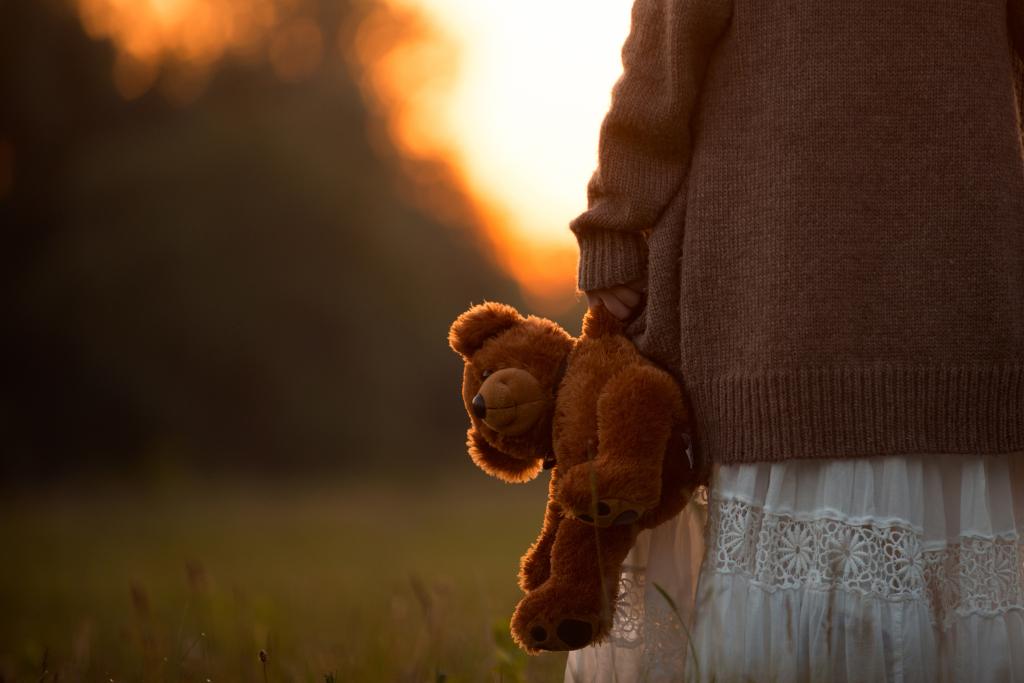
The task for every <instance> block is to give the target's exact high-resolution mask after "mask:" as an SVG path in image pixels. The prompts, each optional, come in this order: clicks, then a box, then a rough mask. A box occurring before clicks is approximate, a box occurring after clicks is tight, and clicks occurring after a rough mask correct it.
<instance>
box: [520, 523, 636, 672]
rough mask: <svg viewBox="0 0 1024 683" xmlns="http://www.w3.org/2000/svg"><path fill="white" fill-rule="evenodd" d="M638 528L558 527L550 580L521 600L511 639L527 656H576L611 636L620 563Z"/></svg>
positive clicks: (575, 524) (571, 525)
mask: <svg viewBox="0 0 1024 683" xmlns="http://www.w3.org/2000/svg"><path fill="white" fill-rule="evenodd" d="M636 534H637V527H636V525H628V526H620V527H611V528H608V529H597V528H595V527H594V526H592V525H589V524H585V523H583V522H580V521H578V520H575V519H563V520H562V521H561V523H560V524H559V525H558V531H557V533H556V535H555V542H554V545H553V546H552V549H551V575H550V576H549V577H548V580H547V581H545V582H544V583H543V585H541V586H540V587H539V588H538V589H537V590H534V591H532V592H530V593H529V594H527V595H526V596H525V597H523V599H522V600H520V601H519V605H518V606H517V607H516V611H515V614H513V615H512V625H511V626H512V637H513V638H514V639H515V641H516V642H517V643H518V644H519V645H520V647H522V648H523V649H524V650H526V651H527V652H529V653H531V654H536V653H538V652H540V651H542V650H576V649H579V648H581V647H585V646H586V645H589V644H590V643H592V642H595V641H597V640H600V639H601V638H603V637H604V636H605V635H607V634H608V631H609V629H610V628H611V625H612V615H613V614H614V612H615V600H616V598H617V597H618V589H619V574H620V572H621V570H622V562H623V560H625V559H626V555H627V554H628V553H629V549H630V548H631V547H632V546H633V542H634V541H635V540H636Z"/></svg>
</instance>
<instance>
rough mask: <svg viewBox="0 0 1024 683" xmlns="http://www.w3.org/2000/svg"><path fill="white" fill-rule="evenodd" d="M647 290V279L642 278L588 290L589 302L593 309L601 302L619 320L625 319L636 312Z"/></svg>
mask: <svg viewBox="0 0 1024 683" xmlns="http://www.w3.org/2000/svg"><path fill="white" fill-rule="evenodd" d="M645 291H647V280H646V278H641V279H638V280H633V281H632V282H629V283H626V284H624V285H612V286H611V287H602V288H601V289H588V290H587V304H588V305H589V307H590V309H591V310H593V309H594V308H596V307H597V305H598V304H599V303H602V304H604V307H605V308H607V309H608V310H609V311H611V312H612V315H614V316H615V317H616V318H618V319H619V320H625V319H626V318H628V317H630V316H631V315H633V314H634V313H635V309H636V308H637V307H638V306H639V305H640V302H641V301H642V300H643V293H644V292H645Z"/></svg>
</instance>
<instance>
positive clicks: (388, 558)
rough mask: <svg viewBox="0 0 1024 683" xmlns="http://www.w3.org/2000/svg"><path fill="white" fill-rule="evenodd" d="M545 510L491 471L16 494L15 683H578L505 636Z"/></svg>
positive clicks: (4, 662)
mask: <svg viewBox="0 0 1024 683" xmlns="http://www.w3.org/2000/svg"><path fill="white" fill-rule="evenodd" d="M542 479H545V478H543V477H542ZM545 496H546V489H545V482H544V481H536V482H533V483H531V484H529V485H526V486H519V487H512V486H506V485H502V484H500V483H498V482H495V481H492V480H489V479H487V478H486V477H484V476H483V475H480V476H479V477H471V478H468V479H466V480H465V481H461V482H457V483H455V482H446V483H440V484H433V483H432V484H429V485H423V484H422V483H421V484H419V485H397V484H393V485H387V484H384V483H373V482H359V483H347V484H329V483H321V484H317V485H312V484H308V485H298V484H281V485H269V484H261V485H252V484H250V485H242V484H237V483H236V484H230V485H214V484H209V483H207V484H204V485H196V484H192V485H187V486H186V485H179V486H166V485H165V486H163V487H160V488H155V489H154V488H151V489H147V490H144V491H143V490H139V489H138V488H137V487H120V488H118V487H114V486H110V485H108V486H78V487H76V488H75V489H74V490H51V491H48V492H46V493H31V494H29V493H23V494H18V495H8V496H6V497H5V499H4V500H3V502H0V542H2V544H3V548H5V552H4V555H5V559H4V561H3V562H2V563H0V605H2V610H3V611H2V616H0V680H2V681H5V682H9V681H75V680H96V681H208V680H209V681H259V682H262V681H264V680H266V681H268V682H270V681H320V682H322V681H328V680H335V681H360V682H362V681H367V682H372V681H431V682H432V683H433V682H436V681H439V680H445V681H449V682H454V681H473V682H476V681H499V680H500V681H517V680H524V681H561V679H562V672H563V670H564V667H565V655H564V654H548V655H542V656H540V657H527V656H526V655H523V654H522V653H521V652H520V651H519V650H518V649H517V648H515V646H514V645H513V644H512V643H511V641H510V640H509V639H508V620H509V617H510V616H511V612H512V609H513V607H514V606H515V603H516V601H517V600H518V597H519V595H520V593H519V590H518V588H517V587H516V584H515V577H516V570H517V566H518V565H517V563H518V558H519V556H520V555H521V554H522V552H523V551H524V550H525V549H526V548H527V546H528V545H529V543H530V542H531V541H532V540H533V538H534V536H535V535H536V532H537V530H538V529H539V525H540V522H541V516H542V513H543V505H544V499H545ZM260 650H264V651H265V652H266V654H267V657H266V659H267V661H266V664H265V670H264V664H263V663H261V661H260V658H259V656H258V654H259V652H260Z"/></svg>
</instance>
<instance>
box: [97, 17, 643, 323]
mask: <svg viewBox="0 0 1024 683" xmlns="http://www.w3.org/2000/svg"><path fill="white" fill-rule="evenodd" d="M78 1H79V4H80V13H81V16H82V21H83V24H84V25H85V27H86V30H87V31H88V32H89V33H90V34H91V35H93V36H94V37H97V38H107V39H110V40H112V41H113V42H114V44H115V45H116V46H117V49H118V51H119V56H118V58H117V61H116V64H115V68H114V74H113V77H114V82H115V84H116V87H117V89H118V91H119V92H120V93H121V94H122V95H123V96H124V97H126V98H135V97H139V96H141V95H142V94H144V93H146V92H147V91H149V90H150V89H151V88H152V87H154V84H157V83H159V84H160V88H161V90H162V91H163V92H164V94H165V95H166V96H167V97H168V98H169V99H171V100H172V101H175V102H180V103H183V104H185V103H188V102H189V101H191V100H192V99H194V98H195V97H196V96H197V95H198V94H199V93H200V92H201V91H202V89H203V87H204V85H205V82H206V80H207V78H208V76H209V73H210V71H211V69H212V68H213V66H214V65H215V64H216V63H217V62H218V61H219V60H220V59H221V58H222V57H224V56H226V55H227V54H229V53H230V54H240V55H249V56H253V55H258V56H260V57H265V58H266V59H267V60H268V61H269V63H270V66H271V67H272V69H273V71H274V72H275V73H276V75H277V76H278V77H279V78H281V79H282V80H284V81H289V82H291V81H299V80H302V79H303V78H306V77H308V76H309V75H310V74H311V73H312V72H313V71H314V70H315V69H316V68H317V67H318V66H319V65H320V64H321V62H322V61H323V60H324V58H325V54H324V53H325V47H324V46H325V41H326V40H327V37H325V32H324V29H323V27H321V26H320V25H318V24H317V23H316V22H315V21H314V20H313V19H312V18H310V17H309V16H307V15H306V14H303V12H302V9H301V0H78ZM630 6H631V3H630V2H629V1H628V0H613V1H608V2H601V3H595V2H592V1H589V0H560V1H559V2H557V3H552V2H549V1H547V0H523V1H521V2H517V3H504V2H497V1H482V0H378V1H375V2H369V1H365V2H363V3H360V4H357V5H356V6H355V8H354V9H353V10H352V11H353V13H354V15H355V16H356V17H357V21H356V22H355V23H354V24H352V23H350V24H347V25H346V26H343V27H342V28H343V30H341V31H339V32H338V33H337V42H338V45H339V48H340V51H341V54H342V55H343V56H344V57H345V58H346V59H347V60H348V63H349V64H350V66H352V67H353V69H354V71H355V72H356V75H357V78H358V80H359V83H360V86H361V89H362V91H363V93H364V95H365V98H366V100H367V102H368V103H369V105H370V107H371V110H372V111H373V113H374V114H375V115H376V116H378V117H379V118H380V120H381V121H382V129H383V130H384V131H385V132H386V136H387V138H388V140H389V144H390V145H392V146H393V147H395V148H397V150H398V151H399V153H400V155H401V156H402V158H403V159H404V161H405V162H406V163H405V164H404V168H405V169H406V171H407V175H408V176H409V179H410V181H411V185H412V186H413V189H412V194H413V196H414V198H415V199H416V201H418V202H419V203H420V204H421V205H423V206H424V207H425V208H427V209H428V210H430V211H432V212H433V213H435V214H436V215H437V216H438V217H439V218H440V219H442V220H444V221H446V222H449V223H462V224H466V225H467V226H468V227H469V228H470V229H474V230H478V231H480V235H479V236H480V237H482V238H483V239H484V240H485V241H486V242H487V244H488V245H489V246H490V249H491V253H493V254H494V256H495V260H496V261H497V263H498V264H499V265H500V266H501V267H502V268H503V269H504V270H506V271H507V272H509V273H510V274H511V275H512V276H514V277H515V279H516V280H517V281H518V282H519V283H520V285H521V286H522V288H523V290H524V292H525V294H526V295H527V297H528V299H529V300H530V301H531V303H532V304H533V305H535V306H536V307H537V308H538V309H540V310H541V311H542V312H546V313H552V312H556V311H558V310H560V309H561V310H564V309H565V308H567V307H568V306H570V305H571V304H572V303H573V302H574V301H575V299H574V297H573V292H574V290H575V263H576V244H575V240H574V238H573V236H572V234H571V232H570V231H569V229H568V223H569V221H570V220H571V219H572V218H573V217H574V216H575V215H576V214H578V213H579V212H580V211H581V210H583V209H584V208H585V206H586V184H587V181H588V179H589V177H590V175H591V173H592V172H593V170H594V167H595V166H596V162H597V154H596V152H597V140H598V131H599V128H600V123H601V119H602V117H603V114H604V112H605V111H606V110H607V108H608V104H609V97H610V92H611V88H612V85H613V84H614V81H615V79H616V78H617V77H618V75H619V74H620V73H621V69H622V65H621V60H620V47H621V45H622V42H623V40H624V39H625V37H626V34H627V32H628V29H629V12H630ZM332 28H333V27H332ZM161 72H164V73H161ZM467 204H468V206H467Z"/></svg>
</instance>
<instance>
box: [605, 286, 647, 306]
mask: <svg viewBox="0 0 1024 683" xmlns="http://www.w3.org/2000/svg"><path fill="white" fill-rule="evenodd" d="M612 294H614V295H615V296H616V297H618V299H619V301H621V302H622V303H624V304H625V305H626V306H628V307H629V308H635V307H636V305H637V304H638V303H640V292H638V291H636V290H634V289H630V288H629V287H627V286H626V285H618V286H617V287H613V288H612Z"/></svg>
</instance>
